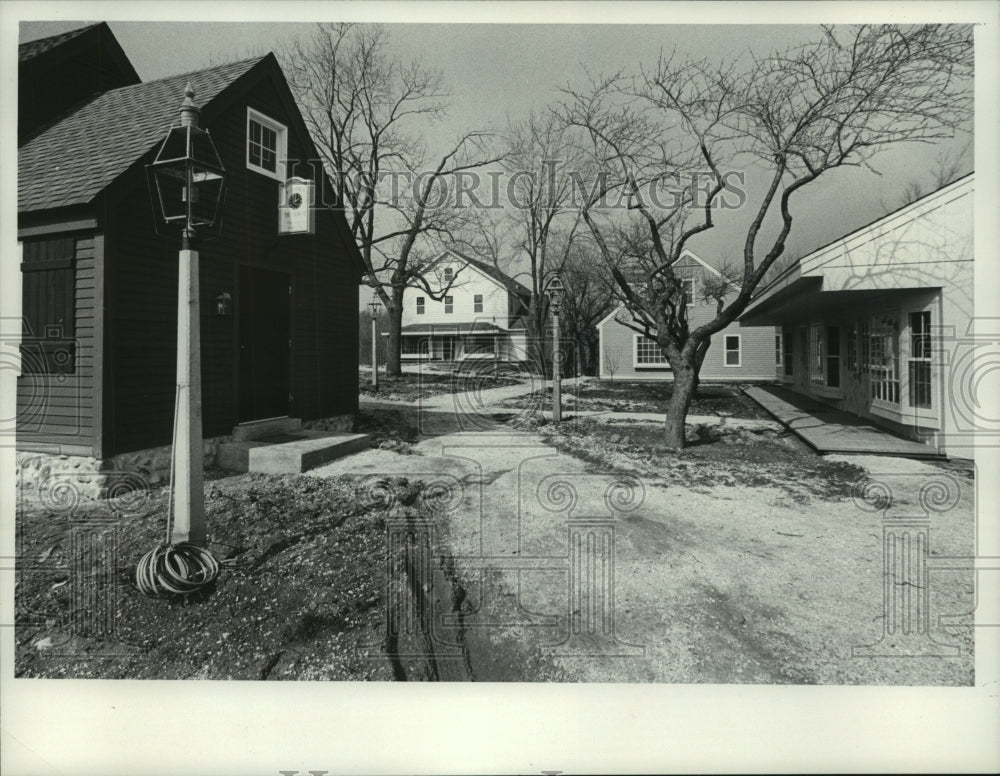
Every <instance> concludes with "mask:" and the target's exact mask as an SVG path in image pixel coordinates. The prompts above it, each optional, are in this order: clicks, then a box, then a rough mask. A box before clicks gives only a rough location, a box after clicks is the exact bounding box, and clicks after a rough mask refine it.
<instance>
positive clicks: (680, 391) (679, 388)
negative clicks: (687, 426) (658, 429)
mask: <svg viewBox="0 0 1000 776" xmlns="http://www.w3.org/2000/svg"><path fill="white" fill-rule="evenodd" d="M672 366H673V369H674V384H673V394H672V395H671V397H670V404H669V405H667V417H666V423H665V424H664V428H663V443H664V445H666V446H667V447H668V448H669V449H671V450H683V449H684V446H685V443H686V439H685V436H684V421H685V420H686V419H687V414H688V408H689V407H690V406H691V399H692V398H693V397H694V390H695V385H696V384H697V381H698V370H697V368H696V367H695V365H694V364H693V363H690V362H689V361H688V360H682V361H681V362H680V363H679V364H677V365H672Z"/></svg>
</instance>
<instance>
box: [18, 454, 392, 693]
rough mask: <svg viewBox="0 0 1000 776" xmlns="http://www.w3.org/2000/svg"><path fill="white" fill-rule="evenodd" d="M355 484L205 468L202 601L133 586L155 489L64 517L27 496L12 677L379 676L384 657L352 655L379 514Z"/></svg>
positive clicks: (369, 600)
mask: <svg viewBox="0 0 1000 776" xmlns="http://www.w3.org/2000/svg"><path fill="white" fill-rule="evenodd" d="M355 487H356V482H355V481H354V480H353V479H352V478H349V477H348V478H340V479H337V480H329V481H318V480H315V479H309V478H305V477H295V476H272V475H262V474H245V475H229V476H224V475H222V474H221V473H216V474H215V476H214V477H213V478H212V479H211V480H210V481H209V482H207V483H206V494H205V495H206V516H207V521H208V525H209V539H210V543H209V548H210V549H211V550H212V551H213V553H214V554H215V555H216V557H218V558H219V559H220V560H221V561H222V562H223V571H222V574H221V575H220V577H219V579H218V581H217V583H216V584H215V585H214V587H213V589H211V590H209V591H208V592H206V593H205V594H201V595H198V596H196V597H193V598H190V599H187V600H174V601H167V600H161V599H155V598H149V597H146V596H144V595H142V594H141V593H139V591H138V590H137V589H136V587H135V584H134V581H133V580H134V566H135V563H136V561H137V560H138V559H139V558H140V557H141V556H142V555H143V554H144V553H145V552H146V551H147V550H150V549H152V548H153V547H155V546H156V545H157V544H158V543H159V542H161V541H163V539H164V537H165V534H164V515H165V513H166V498H167V493H166V488H163V487H161V488H158V489H155V490H151V491H147V492H143V493H141V494H133V495H131V496H129V497H128V498H127V499H125V500H123V499H118V500H109V501H81V502H78V503H76V504H73V505H72V506H71V508H63V509H58V508H56V509H54V508H53V505H52V504H51V503H47V501H48V500H47V499H45V498H42V499H39V498H38V494H37V493H34V492H32V491H29V492H25V493H24V494H22V498H21V500H20V503H19V525H18V529H19V536H18V538H19V542H20V547H19V550H20V552H19V554H20V560H19V563H18V568H19V574H18V580H17V590H16V599H17V630H16V641H17V658H16V664H15V675H16V676H21V677H33V676H43V677H88V678H93V677H101V678H157V679H171V678H203V679H267V678H272V679H281V678H292V677H294V678H297V679H309V678H315V679H320V678H322V679H391V678H392V672H391V668H390V665H389V663H387V661H386V660H385V658H384V655H382V656H380V657H379V658H378V659H375V660H373V659H366V658H364V657H360V656H359V645H362V644H364V643H365V642H366V641H367V640H368V639H369V638H370V637H371V634H372V633H374V632H377V631H378V629H379V626H380V625H381V624H382V618H383V611H384V607H383V606H382V605H381V604H382V600H383V598H384V591H383V589H382V587H383V585H382V581H383V580H384V576H385V575H384V568H385V559H386V550H385V530H384V526H385V517H386V513H385V510H384V509H381V508H379V507H378V506H377V505H371V504H363V503H359V501H358V500H357V498H356V494H355ZM95 543H99V544H98V546H100V547H102V548H106V551H105V552H101V553H97V554H96V555H95V553H94V550H93V547H94V546H95ZM95 557H96V558H98V559H99V560H95ZM376 651H378V645H376Z"/></svg>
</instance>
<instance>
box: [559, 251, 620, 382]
mask: <svg viewBox="0 0 1000 776" xmlns="http://www.w3.org/2000/svg"><path fill="white" fill-rule="evenodd" d="M602 269H603V268H602V267H601V259H600V256H599V255H597V249H596V246H594V245H593V243H592V241H590V240H586V241H585V240H577V241H576V244H575V246H574V248H573V250H572V251H571V252H570V254H569V256H568V258H567V260H566V262H565V263H564V264H563V267H562V271H561V273H560V275H561V278H562V281H563V285H564V286H565V289H566V292H565V294H564V295H563V305H562V313H561V314H560V316H559V320H560V323H561V324H562V326H561V328H562V329H563V331H562V334H563V336H564V338H565V341H567V342H572V343H573V344H574V346H575V348H576V353H577V355H578V361H579V371H580V372H581V373H582V374H587V375H593V374H597V372H598V368H599V364H598V361H597V359H598V354H599V350H600V335H599V332H598V331H597V323H598V321H600V320H601V319H602V318H603V317H604V316H605V315H607V314H608V313H609V312H610V311H611V308H612V307H613V306H614V305H615V304H616V300H615V298H614V295H613V294H612V293H611V289H610V288H609V286H608V283H607V282H606V280H605V278H604V275H603V272H602Z"/></svg>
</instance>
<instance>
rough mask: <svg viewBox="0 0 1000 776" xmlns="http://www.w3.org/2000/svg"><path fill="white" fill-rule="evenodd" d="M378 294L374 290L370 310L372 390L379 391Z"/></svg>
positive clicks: (369, 304)
mask: <svg viewBox="0 0 1000 776" xmlns="http://www.w3.org/2000/svg"><path fill="white" fill-rule="evenodd" d="M378 308H379V301H378V294H377V293H376V292H375V291H374V290H372V300H371V301H370V302H369V303H368V309H369V310H371V312H372V390H373V391H378Z"/></svg>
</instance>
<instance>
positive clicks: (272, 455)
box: [248, 432, 371, 474]
mask: <svg viewBox="0 0 1000 776" xmlns="http://www.w3.org/2000/svg"><path fill="white" fill-rule="evenodd" d="M370 446H371V437H369V436H368V434H348V433H344V432H341V433H331V432H322V434H321V435H316V436H312V435H310V436H308V437H306V438H303V439H297V440H295V441H291V442H281V443H279V444H273V445H265V446H261V447H252V448H250V450H249V451H248V457H249V464H250V471H252V472H264V473H267V474H299V473H301V472H304V471H308V470H309V469H312V468H314V467H316V466H320V465H321V464H324V463H328V462H330V461H332V460H334V459H336V458H342V457H344V456H345V455H350V454H351V453H356V452H358V451H360V450H365V449H367V448H368V447H370Z"/></svg>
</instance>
